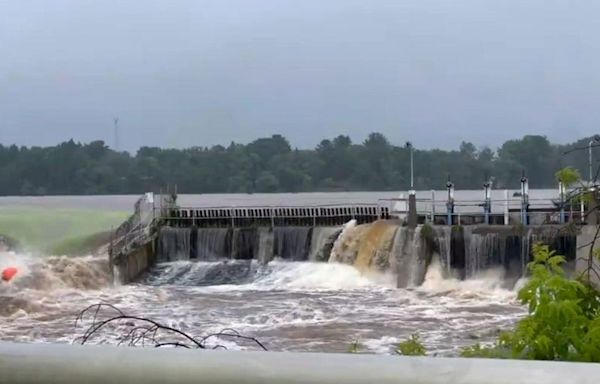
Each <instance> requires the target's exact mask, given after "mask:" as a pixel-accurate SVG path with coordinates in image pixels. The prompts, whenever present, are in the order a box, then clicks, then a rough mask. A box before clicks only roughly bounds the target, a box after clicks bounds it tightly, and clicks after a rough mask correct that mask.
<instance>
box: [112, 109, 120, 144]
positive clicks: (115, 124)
mask: <svg viewBox="0 0 600 384" xmlns="http://www.w3.org/2000/svg"><path fill="white" fill-rule="evenodd" d="M113 122H114V126H115V151H118V150H119V118H118V117H115V118H113Z"/></svg>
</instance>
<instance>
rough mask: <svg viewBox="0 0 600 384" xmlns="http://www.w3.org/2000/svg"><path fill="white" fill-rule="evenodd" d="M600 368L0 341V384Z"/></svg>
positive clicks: (485, 380) (359, 377)
mask: <svg viewBox="0 0 600 384" xmlns="http://www.w3.org/2000/svg"><path fill="white" fill-rule="evenodd" d="M599 377H600V364H589V363H564V362H542V361H521V360H481V359H460V358H425V357H398V356H377V355H355V354H324V353H289V352H239V351H237V352H236V351H202V350H185V349H150V348H128V347H112V346H77V345H57V344H11V343H0V382H1V383H13V384H20V383H90V384H94V383H98V384H100V383H102V384H105V383H128V384H135V383H140V384H141V383H143V384H153V383H207V384H222V383H223V384H224V383H247V384H252V383H256V384H259V383H260V384H281V383H286V384H296V383H297V384H300V383H314V384H354V383H356V384H359V383H360V384H368V383H373V384H387V383H398V384H409V383H410V384H412V383H421V384H437V383H444V384H445V383H453V384H457V383H461V384H503V383H506V384H517V383H523V384H534V383H535V384H538V383H539V384H551V383H560V384H567V383H578V384H587V383H590V384H591V383H597V382H598V378H599Z"/></svg>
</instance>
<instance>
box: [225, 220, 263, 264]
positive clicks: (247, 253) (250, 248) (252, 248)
mask: <svg viewBox="0 0 600 384" xmlns="http://www.w3.org/2000/svg"><path fill="white" fill-rule="evenodd" d="M257 253H258V236H257V231H256V228H235V229H233V233H232V241H231V255H232V258H234V259H242V260H251V259H254V257H255V255H256V254H257Z"/></svg>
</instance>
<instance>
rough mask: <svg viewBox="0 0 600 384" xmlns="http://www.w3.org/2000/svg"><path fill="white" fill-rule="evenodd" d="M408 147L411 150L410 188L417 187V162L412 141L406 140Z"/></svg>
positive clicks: (412, 189)
mask: <svg viewBox="0 0 600 384" xmlns="http://www.w3.org/2000/svg"><path fill="white" fill-rule="evenodd" d="M406 148H408V150H409V151H410V190H411V191H414V189H415V163H414V160H413V152H414V147H413V145H412V143H411V142H410V141H407V142H406Z"/></svg>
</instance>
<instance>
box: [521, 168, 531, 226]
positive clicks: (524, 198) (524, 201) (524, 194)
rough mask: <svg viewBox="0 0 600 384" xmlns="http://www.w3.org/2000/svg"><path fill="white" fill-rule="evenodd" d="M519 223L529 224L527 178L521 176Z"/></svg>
mask: <svg viewBox="0 0 600 384" xmlns="http://www.w3.org/2000/svg"><path fill="white" fill-rule="evenodd" d="M521 224H523V225H529V180H528V179H527V177H525V173H524V172H523V176H521Z"/></svg>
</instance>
